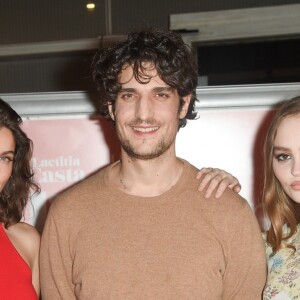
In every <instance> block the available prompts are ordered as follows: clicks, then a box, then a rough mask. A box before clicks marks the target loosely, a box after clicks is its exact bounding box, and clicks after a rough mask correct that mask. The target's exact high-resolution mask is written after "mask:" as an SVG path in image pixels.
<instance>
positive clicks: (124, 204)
mask: <svg viewBox="0 0 300 300" xmlns="http://www.w3.org/2000/svg"><path fill="white" fill-rule="evenodd" d="M109 170H110V167H108V168H106V169H104V170H102V171H100V172H99V173H97V174H95V175H94V176H92V177H90V178H89V179H87V180H85V181H83V182H82V183H80V184H78V185H77V186H75V187H73V188H72V189H70V190H69V191H67V192H65V193H63V194H62V195H61V196H60V197H59V199H57V200H55V201H54V203H53V204H52V206H51V209H50V211H49V214H48V218H47V221H46V225H45V229H44V232H43V236H42V246H41V261H40V263H41V288H42V296H43V300H56V299H64V300H73V299H89V300H95V299H120V300H126V299H138V300H142V299H153V300H156V299H172V300H175V299H203V300H210V299H228V300H229V299H230V300H233V299H236V300H247V299H251V300H252V299H254V300H257V299H260V297H261V293H262V290H263V287H264V284H265V277H266V263H265V251H264V246H263V242H262V238H261V234H260V230H259V227H258V224H257V221H256V219H255V217H254V215H253V213H252V211H251V209H250V207H249V205H248V203H247V202H246V201H245V200H244V199H242V198H241V197H239V196H238V195H236V194H234V193H233V192H231V191H229V190H228V191H226V192H225V193H224V195H223V199H215V198H211V199H209V200H207V199H204V197H203V194H202V193H200V192H198V191H197V186H198V181H197V180H196V179H195V176H196V172H197V170H196V168H194V167H193V166H191V165H190V164H189V163H187V162H185V163H184V170H183V174H182V176H181V178H180V179H179V181H178V183H177V184H176V185H175V186H174V187H173V188H171V189H170V190H169V191H168V192H166V193H164V194H163V195H161V196H159V197H149V198H145V197H144V198H143V197H136V196H130V195H128V194H125V193H122V192H121V191H119V190H117V189H114V188H113V187H112V186H111V184H110V182H108V180H107V173H108V172H109Z"/></svg>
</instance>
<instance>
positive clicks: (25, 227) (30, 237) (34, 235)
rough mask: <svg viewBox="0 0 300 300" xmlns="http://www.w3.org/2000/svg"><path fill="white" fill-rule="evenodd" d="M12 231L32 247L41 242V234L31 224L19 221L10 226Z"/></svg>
mask: <svg viewBox="0 0 300 300" xmlns="http://www.w3.org/2000/svg"><path fill="white" fill-rule="evenodd" d="M9 231H11V232H12V233H13V234H14V235H15V236H16V237H17V238H18V239H19V240H20V241H23V243H24V244H25V245H27V246H28V247H29V248H30V247H37V246H39V244H40V234H39V232H38V231H37V230H36V228H35V227H33V226H32V225H30V224H27V223H25V222H19V223H16V224H14V225H12V226H10V227H9ZM26 248H27V247H26Z"/></svg>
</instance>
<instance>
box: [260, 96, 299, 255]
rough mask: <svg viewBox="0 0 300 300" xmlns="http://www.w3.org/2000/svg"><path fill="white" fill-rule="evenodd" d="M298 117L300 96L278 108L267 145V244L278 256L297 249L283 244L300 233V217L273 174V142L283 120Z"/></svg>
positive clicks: (265, 180)
mask: <svg viewBox="0 0 300 300" xmlns="http://www.w3.org/2000/svg"><path fill="white" fill-rule="evenodd" d="M298 114H300V96H297V97H295V98H292V99H290V100H286V101H283V102H282V103H281V104H280V105H279V106H278V107H277V111H276V114H275V116H274V118H273V120H272V123H271V126H270V128H269V130H268V133H267V137H266V140H265V144H264V165H265V168H264V170H265V172H264V188H263V198H262V202H263V207H264V211H265V214H266V216H267V218H268V219H269V221H270V228H269V230H268V233H267V242H268V243H269V244H270V245H271V246H272V249H273V252H274V253H275V252H277V251H278V250H280V249H281V248H284V247H288V248H292V249H293V250H295V248H294V246H293V245H283V243H282V242H283V241H285V240H287V239H289V238H290V237H291V236H292V235H293V234H294V233H295V232H296V230H297V216H296V214H295V209H294V205H295V203H294V202H293V200H292V199H291V198H290V197H289V196H288V195H287V194H286V193H285V191H284V190H283V188H282V186H281V184H280V182H279V181H278V179H277V178H276V177H275V174H274V172H273V143H274V140H275V137H276V134H277V129H278V127H279V125H280V124H281V122H282V120H283V119H285V118H286V117H290V116H295V115H298ZM284 224H287V226H288V227H289V228H290V231H289V233H288V234H287V235H284V233H283V225H284Z"/></svg>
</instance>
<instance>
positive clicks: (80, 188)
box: [51, 167, 108, 211]
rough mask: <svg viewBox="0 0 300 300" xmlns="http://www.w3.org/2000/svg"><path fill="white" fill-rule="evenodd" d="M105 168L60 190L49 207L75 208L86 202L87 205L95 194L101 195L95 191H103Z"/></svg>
mask: <svg viewBox="0 0 300 300" xmlns="http://www.w3.org/2000/svg"><path fill="white" fill-rule="evenodd" d="M107 168H108V167H106V168H104V169H101V170H99V171H97V172H95V173H93V174H92V175H90V176H88V177H87V178H85V179H83V180H82V181H80V182H77V183H76V184H75V185H73V186H71V187H69V188H68V189H67V190H65V191H63V192H61V193H60V194H59V195H57V196H56V198H55V199H54V200H53V202H52V204H51V208H52V209H53V210H61V209H69V208H71V209H72V211H74V210H75V208H76V207H77V206H81V205H82V204H84V203H86V205H89V204H88V202H89V201H93V199H95V198H96V196H98V195H101V194H100V193H97V191H99V190H101V191H103V190H104V189H105V188H106V185H105V179H104V177H105V173H106V171H107Z"/></svg>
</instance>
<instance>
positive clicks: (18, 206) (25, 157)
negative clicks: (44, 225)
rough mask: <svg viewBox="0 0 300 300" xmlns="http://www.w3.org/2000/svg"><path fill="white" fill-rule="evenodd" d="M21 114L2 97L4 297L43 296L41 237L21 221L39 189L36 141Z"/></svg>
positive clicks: (0, 287) (0, 263) (0, 254)
mask: <svg viewBox="0 0 300 300" xmlns="http://www.w3.org/2000/svg"><path fill="white" fill-rule="evenodd" d="M21 122H22V119H21V117H20V116H19V115H18V114H17V113H16V112H15V111H14V110H13V109H12V108H11V107H10V106H9V105H8V104H7V103H6V102H4V101H3V100H1V99H0V223H1V224H0V270H1V272H0V299H5V300H10V299H22V300H31V299H32V300H36V299H38V297H39V289H40V288H39V265H38V258H39V244H40V236H39V234H38V232H37V231H36V230H35V229H34V227H32V226H31V225H29V224H27V223H24V222H21V220H22V219H23V212H24V209H25V207H26V205H27V202H28V199H29V197H30V194H31V193H32V192H33V193H34V192H38V191H39V188H38V186H37V185H36V184H35V183H34V181H33V173H32V170H31V167H30V160H31V156H32V144H31V140H30V139H28V137H27V136H26V134H25V133H24V132H23V131H22V129H21V128H20V124H21Z"/></svg>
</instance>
